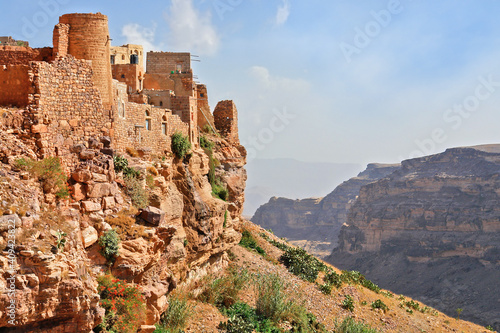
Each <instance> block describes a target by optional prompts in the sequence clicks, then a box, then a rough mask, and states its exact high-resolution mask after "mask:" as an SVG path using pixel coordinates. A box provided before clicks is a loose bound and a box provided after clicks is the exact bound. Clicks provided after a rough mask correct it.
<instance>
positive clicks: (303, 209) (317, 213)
mask: <svg viewBox="0 0 500 333" xmlns="http://www.w3.org/2000/svg"><path fill="white" fill-rule="evenodd" d="M398 168H399V164H396V165H388V164H369V165H368V167H367V168H366V170H365V171H363V172H361V173H360V174H359V175H358V176H357V177H353V178H351V179H349V180H347V181H345V182H343V183H342V184H340V185H339V186H338V187H337V188H335V190H334V191H333V192H332V193H330V194H328V195H327V196H326V197H324V198H309V199H303V200H291V199H286V198H276V197H274V198H271V199H270V200H269V202H268V203H267V204H265V205H262V206H261V207H260V208H259V209H258V210H257V212H256V213H255V215H254V216H253V217H252V222H254V223H256V224H258V225H260V226H262V227H263V228H265V229H272V230H273V232H274V233H275V234H276V235H277V236H279V237H286V238H287V239H289V240H290V242H291V243H293V244H295V245H298V246H301V247H304V248H306V249H307V250H308V251H309V252H311V253H313V254H314V255H316V256H319V257H323V256H326V255H328V254H330V252H331V250H332V249H333V248H334V247H335V246H336V245H337V239H338V235H339V232H340V228H341V226H342V224H344V223H345V222H346V221H347V211H348V209H349V208H350V206H351V204H352V203H353V202H354V200H355V199H356V197H357V196H358V194H359V190H360V188H361V187H362V186H363V185H366V184H369V183H371V182H374V181H376V180H378V179H380V178H383V177H385V176H387V175H388V174H390V173H392V172H393V171H394V170H396V169H398Z"/></svg>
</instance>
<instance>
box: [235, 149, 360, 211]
mask: <svg viewBox="0 0 500 333" xmlns="http://www.w3.org/2000/svg"><path fill="white" fill-rule="evenodd" d="M246 169H247V173H248V180H247V187H246V189H245V208H244V215H245V216H248V217H251V216H252V215H254V214H255V211H256V210H257V208H259V207H260V206H261V205H263V204H265V203H266V202H268V201H269V199H270V198H272V197H285V198H292V199H299V198H300V199H302V198H309V197H314V196H320V197H322V196H325V195H327V194H328V193H330V192H331V190H332V189H333V188H335V187H336V186H337V185H339V184H340V183H342V182H343V181H344V180H346V179H348V178H350V177H352V175H355V174H357V173H358V172H360V171H362V170H363V167H362V166H361V165H359V164H354V163H322V162H302V161H298V160H294V159H287V158H277V159H254V160H251V161H249V162H248V164H247V167H246Z"/></svg>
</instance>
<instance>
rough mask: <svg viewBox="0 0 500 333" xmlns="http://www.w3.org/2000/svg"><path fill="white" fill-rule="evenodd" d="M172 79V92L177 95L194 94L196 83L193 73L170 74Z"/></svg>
mask: <svg viewBox="0 0 500 333" xmlns="http://www.w3.org/2000/svg"><path fill="white" fill-rule="evenodd" d="M170 78H171V79H172V80H174V92H175V95H177V96H193V97H194V96H196V85H195V84H194V80H193V73H192V72H191V73H182V74H170Z"/></svg>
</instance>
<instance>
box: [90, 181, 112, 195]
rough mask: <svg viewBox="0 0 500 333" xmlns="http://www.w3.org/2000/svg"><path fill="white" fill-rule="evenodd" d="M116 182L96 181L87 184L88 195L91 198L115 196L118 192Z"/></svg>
mask: <svg viewBox="0 0 500 333" xmlns="http://www.w3.org/2000/svg"><path fill="white" fill-rule="evenodd" d="M117 191H118V189H117V188H116V184H110V183H95V184H89V185H87V196H88V197H89V198H102V197H109V196H113V195H115V194H116V193H117Z"/></svg>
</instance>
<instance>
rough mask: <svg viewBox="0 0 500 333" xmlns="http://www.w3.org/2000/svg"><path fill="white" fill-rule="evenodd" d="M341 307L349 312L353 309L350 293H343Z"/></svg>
mask: <svg viewBox="0 0 500 333" xmlns="http://www.w3.org/2000/svg"><path fill="white" fill-rule="evenodd" d="M342 307H343V308H344V309H346V310H349V311H351V312H353V311H354V299H353V298H352V296H351V295H345V296H344V300H343V301H342Z"/></svg>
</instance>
